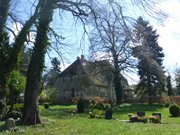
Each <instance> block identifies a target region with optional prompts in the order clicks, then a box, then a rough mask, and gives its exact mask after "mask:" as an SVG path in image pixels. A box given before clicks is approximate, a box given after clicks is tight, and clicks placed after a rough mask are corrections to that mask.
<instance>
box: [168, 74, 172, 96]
mask: <svg viewBox="0 0 180 135" xmlns="http://www.w3.org/2000/svg"><path fill="white" fill-rule="evenodd" d="M167 89H168V96H172V94H173V89H172V84H171V75H168V77H167Z"/></svg>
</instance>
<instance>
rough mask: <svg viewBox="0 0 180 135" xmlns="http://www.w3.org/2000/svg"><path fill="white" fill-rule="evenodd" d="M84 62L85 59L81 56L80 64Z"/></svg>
mask: <svg viewBox="0 0 180 135" xmlns="http://www.w3.org/2000/svg"><path fill="white" fill-rule="evenodd" d="M85 61H86V59H85V57H84V55H81V62H82V63H83V62H85Z"/></svg>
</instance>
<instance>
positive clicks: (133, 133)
mask: <svg viewBox="0 0 180 135" xmlns="http://www.w3.org/2000/svg"><path fill="white" fill-rule="evenodd" d="M75 109H76V108H75V106H50V108H49V109H44V108H43V107H42V106H40V113H41V116H42V120H43V124H42V125H35V126H18V129H19V130H18V132H17V133H14V132H5V131H3V132H1V133H0V134H24V135H179V134H180V117H177V118H172V117H169V110H168V108H165V107H164V106H163V105H151V106H149V105H146V104H143V105H140V104H135V105H131V104H124V105H121V106H116V107H115V108H114V111H113V118H114V119H113V120H105V119H98V118H93V119H90V118H89V116H88V113H84V114H75V115H71V114H70V113H68V111H69V110H75ZM137 111H145V112H146V115H147V116H148V115H151V114H152V113H153V112H161V113H162V122H163V124H152V123H146V124H144V123H127V122H124V121H121V120H128V116H127V113H135V112H137ZM2 125H3V122H0V126H2Z"/></svg>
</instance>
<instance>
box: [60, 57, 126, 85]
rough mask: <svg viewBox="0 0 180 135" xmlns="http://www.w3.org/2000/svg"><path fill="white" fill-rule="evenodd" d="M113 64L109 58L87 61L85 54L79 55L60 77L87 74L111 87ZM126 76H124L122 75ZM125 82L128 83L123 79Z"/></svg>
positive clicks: (100, 83)
mask: <svg viewBox="0 0 180 135" xmlns="http://www.w3.org/2000/svg"><path fill="white" fill-rule="evenodd" d="M112 70H113V66H112V65H111V64H110V63H109V61H107V60H102V61H93V62H92V61H87V60H86V59H85V58H84V56H83V55H81V58H80V57H77V59H76V60H75V61H74V62H73V63H72V64H71V65H70V66H69V67H67V68H66V69H65V70H64V71H63V72H62V73H61V74H60V76H59V77H63V76H64V77H66V76H74V75H78V74H85V75H88V77H89V78H90V79H91V81H92V82H93V83H94V84H95V85H97V86H101V87H109V86H110V85H111V83H112V79H113V74H112ZM122 77H123V78H124V76H123V75H122ZM123 84H127V86H128V82H127V80H126V79H125V78H124V79H123Z"/></svg>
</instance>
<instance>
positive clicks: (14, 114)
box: [3, 110, 23, 119]
mask: <svg viewBox="0 0 180 135" xmlns="http://www.w3.org/2000/svg"><path fill="white" fill-rule="evenodd" d="M22 115H23V114H22V112H21V111H19V110H13V111H11V112H10V113H8V114H7V115H6V116H5V117H4V118H3V119H7V118H13V119H17V118H20V119H22Z"/></svg>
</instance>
